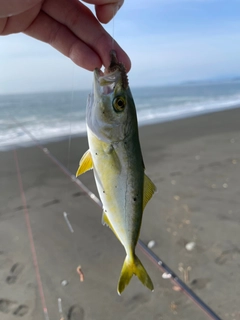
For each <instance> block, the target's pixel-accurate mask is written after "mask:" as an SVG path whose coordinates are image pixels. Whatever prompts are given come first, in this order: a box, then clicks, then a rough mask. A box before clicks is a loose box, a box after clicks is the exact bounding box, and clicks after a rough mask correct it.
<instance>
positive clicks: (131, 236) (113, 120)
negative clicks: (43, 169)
mask: <svg viewBox="0 0 240 320" xmlns="http://www.w3.org/2000/svg"><path fill="white" fill-rule="evenodd" d="M110 60H111V62H110V66H109V67H108V68H106V69H105V70H104V72H103V71H101V70H100V69H97V68H96V69H95V70H94V80H93V92H92V94H91V95H89V99H88V103H87V135H88V142H89V150H87V151H86V152H85V153H84V155H83V156H82V158H81V160H80V162H79V167H78V170H77V172H76V176H77V177H78V176H80V175H81V174H83V173H85V172H87V171H89V170H91V169H93V171H94V177H95V181H96V186H97V189H98V193H99V196H100V198H101V201H102V205H103V215H102V223H103V225H107V226H109V228H110V229H111V230H112V231H113V233H114V234H115V235H116V237H117V238H118V239H119V240H120V242H121V243H122V244H123V246H124V248H125V251H126V252H127V255H126V257H125V260H124V263H123V266H122V270H121V274H120V278H119V282H118V287H117V292H118V294H119V295H120V294H121V293H122V292H123V290H124V289H125V287H126V286H127V285H128V283H129V282H130V280H131V278H132V276H133V275H136V276H137V277H138V279H139V280H140V281H141V282H142V284H143V285H145V286H146V287H147V288H148V289H150V290H151V291H153V283H152V280H151V279H150V277H149V275H148V273H147V271H146V270H145V268H144V267H143V265H142V263H141V262H140V260H139V258H138V257H137V256H136V254H135V246H136V244H137V241H138V238H139V233H140V226H141V221H142V214H143V210H144V208H145V206H146V205H147V203H148V201H149V200H150V199H151V198H152V196H153V194H154V193H155V192H156V186H155V185H154V183H153V182H152V181H151V180H150V178H149V177H148V176H147V175H146V174H145V168H144V164H143V163H144V162H143V159H142V152H141V147H140V142H139V138H138V123H137V115H136V108H135V104H134V101H133V97H132V94H131V91H130V88H129V83H128V78H127V73H126V70H125V68H124V65H123V64H122V63H121V62H119V61H118V58H117V54H116V51H114V50H112V51H111V52H110ZM126 195H129V196H126Z"/></svg>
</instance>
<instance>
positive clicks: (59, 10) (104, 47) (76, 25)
mask: <svg viewBox="0 0 240 320" xmlns="http://www.w3.org/2000/svg"><path fill="white" fill-rule="evenodd" d="M99 1H100V0H99ZM43 10H44V11H45V12H46V13H47V14H48V15H50V16H51V17H53V18H54V19H55V20H57V21H58V22H60V23H62V24H63V25H65V26H67V27H68V28H69V29H70V30H71V31H72V32H73V33H74V34H75V35H76V36H77V37H78V38H79V39H81V40H82V41H83V42H84V43H86V44H87V45H88V46H89V47H90V48H92V49H93V50H94V51H95V52H96V53H97V54H98V55H99V57H100V59H101V61H102V63H103V65H104V66H105V67H108V66H109V64H110V56H109V52H110V51H111V50H112V49H114V50H115V51H116V52H117V55H118V59H119V61H121V62H122V63H123V64H124V65H125V68H126V70H127V71H129V70H130V67H131V62H130V59H129V57H128V56H127V54H126V53H125V52H124V50H123V49H122V48H121V47H120V46H119V45H118V43H117V42H115V41H114V40H113V39H112V37H111V36H110V35H109V34H108V33H107V32H106V30H104V28H103V27H102V26H101V24H100V23H99V22H98V21H97V19H96V18H95V16H94V15H93V14H92V12H91V11H90V10H89V9H88V8H87V7H86V6H84V5H83V4H82V3H81V2H78V1H75V0H58V1H55V0H46V1H45V2H44V4H43Z"/></svg>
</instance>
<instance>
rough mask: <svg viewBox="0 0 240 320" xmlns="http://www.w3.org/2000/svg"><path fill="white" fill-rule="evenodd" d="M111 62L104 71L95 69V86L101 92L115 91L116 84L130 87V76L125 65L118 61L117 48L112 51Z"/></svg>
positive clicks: (105, 93)
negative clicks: (128, 76)
mask: <svg viewBox="0 0 240 320" xmlns="http://www.w3.org/2000/svg"><path fill="white" fill-rule="evenodd" d="M110 58H111V60H110V61H111V62H110V65H109V67H108V68H105V70H104V71H102V70H101V69H98V68H96V69H95V70H94V79H95V81H94V82H95V88H96V89H97V91H98V93H99V94H104V95H107V94H110V93H113V92H114V89H115V88H116V86H117V85H118V86H120V87H122V88H123V89H127V88H128V78H127V73H126V70H125V67H124V65H123V64H122V63H121V62H119V61H118V58H117V54H116V51H115V50H111V51H110Z"/></svg>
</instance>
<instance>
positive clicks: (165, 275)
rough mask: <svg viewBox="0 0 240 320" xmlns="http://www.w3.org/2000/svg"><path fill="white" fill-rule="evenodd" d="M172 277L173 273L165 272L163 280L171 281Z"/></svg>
mask: <svg viewBox="0 0 240 320" xmlns="http://www.w3.org/2000/svg"><path fill="white" fill-rule="evenodd" d="M171 277H172V275H171V273H168V272H164V273H163V274H162V278H163V279H170V278H171Z"/></svg>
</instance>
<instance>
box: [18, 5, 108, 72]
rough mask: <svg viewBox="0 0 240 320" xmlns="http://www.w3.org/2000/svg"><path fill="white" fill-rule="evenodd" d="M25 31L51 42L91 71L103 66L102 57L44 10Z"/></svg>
mask: <svg viewBox="0 0 240 320" xmlns="http://www.w3.org/2000/svg"><path fill="white" fill-rule="evenodd" d="M24 33H26V34H27V35H29V36H31V37H34V38H36V39H38V40H41V41H44V42H46V43H49V44H50V45H51V46H53V47H54V48H56V49H57V50H58V51H60V52H61V53H63V54H64V55H65V56H67V57H69V58H70V59H71V60H72V61H73V62H74V63H76V64H77V65H78V66H80V67H83V68H85V69H87V70H89V71H92V70H94V69H95V68H96V67H98V68H100V67H101V66H102V62H101V59H100V58H99V56H98V55H97V54H96V53H95V52H94V51H93V50H92V49H91V48H89V46H88V45H86V44H85V43H84V42H82V41H81V40H80V39H79V38H78V37H76V36H75V35H74V34H73V33H72V32H71V31H70V30H69V29H68V28H67V27H66V26H64V25H62V24H61V23H59V22H57V21H55V20H54V19H53V18H51V17H49V16H48V15H47V14H46V13H44V12H42V11H41V12H40V13H39V15H38V16H37V18H36V19H35V20H34V22H33V23H32V24H31V25H30V26H29V27H28V28H27V29H26V30H25V32H24Z"/></svg>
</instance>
